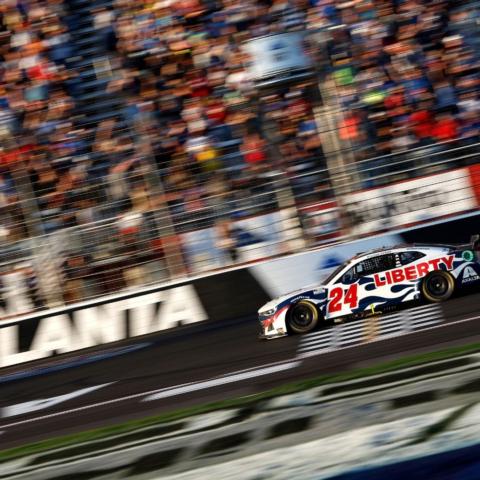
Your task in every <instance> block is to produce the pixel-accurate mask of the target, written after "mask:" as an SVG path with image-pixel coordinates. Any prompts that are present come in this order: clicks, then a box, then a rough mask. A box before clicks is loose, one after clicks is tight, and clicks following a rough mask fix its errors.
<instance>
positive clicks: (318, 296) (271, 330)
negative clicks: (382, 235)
mask: <svg viewBox="0 0 480 480" xmlns="http://www.w3.org/2000/svg"><path fill="white" fill-rule="evenodd" d="M479 238H480V236H479V235H475V236H474V237H472V240H471V243H470V244H469V245H411V246H399V247H393V248H383V249H379V250H373V251H370V252H366V253H361V254H359V255H357V256H355V257H353V258H352V259H350V260H348V261H347V262H345V263H343V264H342V265H340V266H339V267H338V268H337V269H336V270H335V271H334V272H333V273H332V274H331V275H329V276H328V278H327V279H326V280H325V281H324V282H323V284H322V285H318V286H316V287H314V288H312V287H309V288H304V289H301V290H298V291H295V292H291V293H289V294H287V295H283V296H281V297H278V298H275V299H273V300H271V301H270V302H268V303H267V304H265V305H264V306H263V307H261V308H260V310H259V311H258V315H259V320H260V324H261V334H260V336H261V338H267V339H268V338H275V337H281V336H284V335H287V334H288V333H307V332H310V331H312V330H313V329H315V328H317V327H319V326H327V325H331V324H332V323H334V322H335V321H339V320H340V321H341V319H342V318H345V317H353V318H356V317H359V318H360V317H363V316H365V315H367V314H368V313H371V314H377V313H384V312H387V311H391V310H393V309H395V308H398V307H399V306H400V305H401V304H405V303H407V302H412V301H416V300H417V301H418V300H424V301H428V302H442V301H444V300H447V299H448V298H450V297H451V296H452V294H453V293H454V291H455V290H456V289H460V288H463V287H466V286H473V285H476V284H478V283H479V282H480V262H479V259H480V252H479V250H480V245H479V243H480V242H479Z"/></svg>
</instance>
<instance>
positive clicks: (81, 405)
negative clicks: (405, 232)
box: [0, 294, 480, 449]
mask: <svg viewBox="0 0 480 480" xmlns="http://www.w3.org/2000/svg"><path fill="white" fill-rule="evenodd" d="M479 301H480V294H474V295H469V296H464V297H460V298H456V299H453V300H450V301H449V302H447V303H445V304H443V305H441V310H439V311H440V312H441V314H442V316H443V321H442V322H441V323H438V324H435V325H433V326H430V327H429V328H427V329H425V330H423V331H418V332H412V333H410V334H408V335H402V336H397V337H393V338H388V339H385V340H381V341H376V342H370V343H365V344H361V345H356V346H352V347H349V348H343V349H341V350H337V351H330V352H327V353H321V354H317V355H314V356H311V357H309V358H301V357H299V356H298V354H297V349H298V346H299V342H300V340H301V338H302V337H300V336H291V337H286V338H282V339H278V340H272V341H267V342H260V341H258V340H257V333H258V326H257V321H256V318H255V317H253V316H252V317H250V318H245V319H241V320H239V321H237V322H236V323H229V324H227V325H225V324H222V325H211V324H205V325H196V326H190V327H184V328H182V329H179V330H174V331H171V332H167V333H165V332H164V333H158V334H152V335H149V336H147V337H141V338H135V339H132V340H128V341H125V342H122V343H121V344H117V345H115V346H114V347H110V346H103V347H102V351H103V352H105V351H113V348H115V349H117V350H116V351H117V352H118V347H119V345H120V346H125V345H130V346H131V345H135V346H136V347H138V348H137V349H136V350H132V351H130V352H128V353H124V354H123V355H117V356H114V357H112V358H107V359H103V360H99V361H97V362H94V363H89V364H83V365H77V366H75V365H72V366H71V367H70V368H66V369H63V370H60V371H55V372H51V373H46V374H42V375H36V376H30V377H28V376H27V377H25V378H22V379H17V380H11V377H8V375H11V374H12V372H13V373H19V372H20V373H28V372H31V371H32V368H35V366H36V365H37V364H38V362H37V364H33V365H28V366H26V365H20V366H17V367H16V370H12V369H10V370H7V369H3V370H1V371H0V392H1V395H0V449H3V448H9V447H13V446H16V445H20V444H24V443H26V442H31V441H37V440H41V439H45V438H49V437H52V436H57V435H63V434H68V433H73V432H75V431H79V430H85V429H91V428H96V427H100V426H105V425H111V424H114V423H118V422H121V421H124V420H127V419H131V418H138V417H143V416H147V415H153V414H156V413H160V412H162V411H167V410H171V409H177V408H182V407H186V406H191V405H194V404H199V403H207V402H212V401H215V400H220V399H224V398H229V397H236V396H241V395H248V394H252V393H255V392H258V391H261V390H264V389H266V388H270V387H273V386H275V385H278V384H281V383H283V382H286V381H292V380H295V379H300V378H307V377H312V376H315V375H318V374H321V373H326V372H330V373H331V372H335V371H341V370H345V369H348V368H351V367H358V366H360V367H363V366H366V365H368V364H371V363H374V362H377V361H378V360H380V359H382V360H387V359H393V358H397V357H399V356H402V355H404V354H405V353H407V352H408V353H414V352H421V351H426V350H434V349H439V348H444V347H446V346H450V345H454V344H460V343H471V342H475V341H479V340H480V311H479V309H478V307H477V305H478V304H479ZM477 317H478V318H477ZM97 350H98V349H97ZM81 355H82V356H84V355H85V352H82V354H81ZM78 358H79V355H78V353H77V354H76V355H75V354H71V355H69V356H62V357H57V358H56V359H52V358H51V359H49V360H44V361H43V363H41V365H42V367H45V366H46V365H47V366H51V365H55V364H56V362H58V360H59V359H61V361H62V362H64V361H65V359H71V360H72V361H75V360H78ZM199 382H200V383H199ZM152 395H155V397H152ZM149 397H150V398H149ZM147 398H149V399H148V400H147Z"/></svg>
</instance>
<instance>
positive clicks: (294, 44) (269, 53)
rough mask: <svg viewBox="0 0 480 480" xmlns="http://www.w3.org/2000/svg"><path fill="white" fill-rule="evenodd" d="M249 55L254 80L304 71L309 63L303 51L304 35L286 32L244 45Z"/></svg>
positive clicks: (308, 66) (260, 38) (256, 39)
mask: <svg viewBox="0 0 480 480" xmlns="http://www.w3.org/2000/svg"><path fill="white" fill-rule="evenodd" d="M244 48H245V50H246V51H247V52H248V54H249V55H250V65H249V70H250V74H251V75H252V77H253V78H254V79H255V80H261V79H264V78H267V77H273V76H275V75H279V74H283V73H284V72H285V71H295V70H305V69H308V68H310V66H311V61H310V59H309V57H308V56H307V55H306V53H305V49H304V33H303V32H288V33H279V34H276V35H268V36H265V37H259V38H255V39H254V40H250V41H248V42H246V43H245V45H244Z"/></svg>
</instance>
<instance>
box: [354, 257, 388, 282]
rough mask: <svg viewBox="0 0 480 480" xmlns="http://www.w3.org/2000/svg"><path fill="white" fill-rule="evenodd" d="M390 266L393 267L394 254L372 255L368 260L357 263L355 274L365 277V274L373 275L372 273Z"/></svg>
mask: <svg viewBox="0 0 480 480" xmlns="http://www.w3.org/2000/svg"><path fill="white" fill-rule="evenodd" d="M392 268H395V255H393V254H391V253H389V254H387V255H379V256H378V257H372V258H369V259H368V260H364V261H363V262H360V263H358V264H357V275H358V276H359V277H365V276H367V275H373V274H374V273H379V272H383V271H385V270H390V269H392Z"/></svg>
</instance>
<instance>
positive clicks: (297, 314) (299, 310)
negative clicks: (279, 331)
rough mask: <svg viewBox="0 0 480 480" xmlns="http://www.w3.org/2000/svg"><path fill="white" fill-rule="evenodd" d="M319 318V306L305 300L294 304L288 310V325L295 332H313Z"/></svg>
mask: <svg viewBox="0 0 480 480" xmlns="http://www.w3.org/2000/svg"><path fill="white" fill-rule="evenodd" d="M319 320H320V316H319V314H318V310H317V307H316V306H315V305H314V304H313V303H310V302H307V301H305V300H301V301H300V302H298V303H296V304H295V305H293V306H292V307H291V308H290V311H289V312H288V326H289V328H290V330H292V331H293V332H295V333H308V332H311V331H312V330H313V329H314V328H315V327H316V326H317V325H318V322H319Z"/></svg>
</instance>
